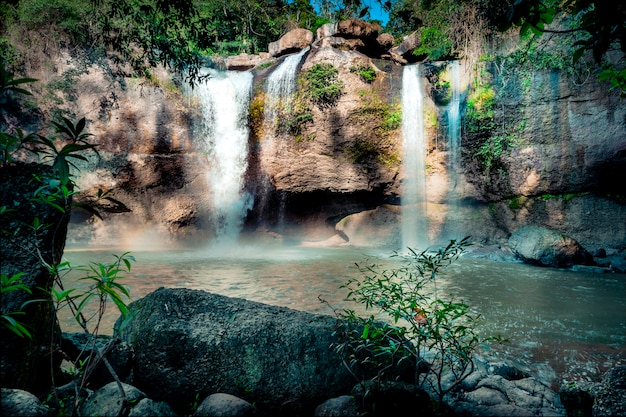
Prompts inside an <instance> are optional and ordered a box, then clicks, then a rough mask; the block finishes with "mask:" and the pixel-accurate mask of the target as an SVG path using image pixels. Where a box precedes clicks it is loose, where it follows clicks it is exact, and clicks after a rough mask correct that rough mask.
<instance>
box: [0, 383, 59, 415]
mask: <svg viewBox="0 0 626 417" xmlns="http://www.w3.org/2000/svg"><path fill="white" fill-rule="evenodd" d="M0 412H1V414H2V415H3V416H14V417H20V416H24V417H38V416H42V417H44V416H48V415H49V410H48V408H47V407H46V406H45V405H43V404H41V402H40V401H39V399H38V398H37V397H36V396H35V395H33V394H31V393H30V392H27V391H23V390H21V389H12V388H2V401H0Z"/></svg>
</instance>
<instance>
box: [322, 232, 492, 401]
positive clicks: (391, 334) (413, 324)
mask: <svg viewBox="0 0 626 417" xmlns="http://www.w3.org/2000/svg"><path fill="white" fill-rule="evenodd" d="M469 244H470V243H469V238H465V239H463V240H461V241H459V242H457V241H455V240H452V241H451V242H450V244H449V245H448V246H446V247H445V248H439V249H438V250H436V251H429V250H425V251H422V252H416V251H414V250H412V249H409V250H410V255H409V256H408V257H401V258H400V261H401V265H402V266H400V267H398V268H393V269H385V268H382V267H381V266H380V265H378V264H371V265H366V266H361V265H358V264H357V266H358V268H359V270H360V271H361V272H362V274H363V277H362V278H361V279H357V278H354V279H350V280H349V281H348V282H347V283H346V284H345V285H343V286H342V288H346V289H347V290H348V296H347V299H348V300H350V301H354V302H357V303H359V304H361V305H364V306H365V308H366V309H367V310H374V312H375V314H371V315H370V316H368V317H361V316H359V315H357V314H356V313H355V312H354V310H344V311H343V313H339V316H340V318H341V323H342V325H341V327H340V328H339V329H338V334H339V335H340V336H341V337H342V339H341V341H340V342H339V343H337V344H336V345H334V348H335V350H336V351H337V352H339V353H340V354H342V356H343V357H344V359H345V360H347V362H346V363H347V364H348V365H349V366H350V367H351V369H353V370H354V372H355V375H357V374H358V372H359V369H361V370H362V369H368V370H370V371H371V370H374V371H375V372H376V373H377V374H376V376H375V379H385V378H386V379H390V378H393V377H395V376H398V374H399V373H401V371H402V369H406V368H407V366H409V368H413V369H414V370H415V374H414V380H415V383H417V384H419V385H420V386H423V387H425V388H427V389H429V390H431V392H434V393H435V394H436V395H437V397H438V398H437V399H438V401H439V402H441V400H442V399H443V397H444V396H445V395H446V394H447V393H448V392H450V391H451V390H452V389H454V388H455V387H457V386H458V385H459V384H460V383H461V382H462V381H463V380H464V379H465V378H466V377H467V376H468V375H469V374H470V373H471V372H472V371H473V369H474V362H473V360H472V354H473V353H474V351H475V350H476V349H477V348H478V346H479V345H480V344H481V343H483V342H485V341H486V340H487V339H482V338H481V337H480V336H479V335H478V334H477V333H476V331H475V325H476V320H477V319H478V317H477V316H476V315H474V314H472V313H471V311H470V306H469V305H467V304H465V303H463V302H458V301H454V300H450V299H446V298H444V297H442V296H441V294H440V293H439V292H438V289H437V277H438V276H439V275H441V274H442V273H443V270H444V269H445V267H447V266H448V265H450V264H451V263H452V262H453V261H455V260H456V259H458V258H459V257H460V256H461V255H462V254H463V253H464V252H465V248H466V247H467V246H468V245H469ZM394 256H395V257H399V255H398V254H395V255H394ZM381 320H383V321H381ZM405 363H406V364H405ZM359 367H361V368H359ZM448 378H450V379H448Z"/></svg>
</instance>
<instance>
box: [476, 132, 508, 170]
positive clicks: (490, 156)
mask: <svg viewBox="0 0 626 417" xmlns="http://www.w3.org/2000/svg"><path fill="white" fill-rule="evenodd" d="M507 143H508V142H507V138H506V137H504V136H490V137H488V138H487V139H486V140H485V142H483V144H482V146H481V147H480V148H479V149H478V151H476V153H475V154H474V156H475V157H476V158H477V159H478V160H479V161H480V162H481V163H482V164H483V166H484V167H485V168H486V169H489V168H491V166H492V165H493V163H494V161H495V160H497V159H499V158H500V156H501V155H502V153H503V152H504V150H505V149H506V145H507Z"/></svg>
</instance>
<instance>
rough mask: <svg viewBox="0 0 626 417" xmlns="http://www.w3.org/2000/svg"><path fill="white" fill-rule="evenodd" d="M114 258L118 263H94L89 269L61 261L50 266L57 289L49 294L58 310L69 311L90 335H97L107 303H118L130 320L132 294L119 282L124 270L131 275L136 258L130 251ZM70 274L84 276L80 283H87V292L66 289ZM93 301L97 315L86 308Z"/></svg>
mask: <svg viewBox="0 0 626 417" xmlns="http://www.w3.org/2000/svg"><path fill="white" fill-rule="evenodd" d="M114 257H115V261H113V262H111V263H99V262H91V263H90V264H89V265H86V266H72V265H70V263H69V262H62V263H60V264H58V265H53V266H51V267H50V272H51V273H52V275H53V276H54V277H55V284H56V288H53V289H52V290H51V291H50V295H51V297H52V300H53V301H54V303H55V305H56V306H57V310H59V309H60V308H62V307H67V308H69V309H70V310H71V312H72V315H73V317H74V319H75V320H76V322H77V323H78V324H79V325H80V327H81V328H82V329H83V330H84V331H85V332H86V333H87V334H97V333H98V329H99V327H100V323H101V321H102V318H103V317H104V315H105V313H106V307H107V301H108V300H111V301H112V302H113V303H114V304H115V306H116V307H117V309H118V310H119V312H120V314H121V315H122V318H123V319H129V317H128V308H127V305H126V302H125V299H129V298H130V294H129V292H128V289H127V288H126V287H125V286H124V285H122V284H120V283H119V280H120V279H122V278H123V275H121V274H122V273H123V272H124V271H126V272H130V270H131V262H134V261H135V258H134V257H133V256H131V255H130V253H129V252H126V253H123V254H122V255H119V256H118V255H114ZM71 271H77V272H78V273H80V274H81V277H80V278H78V280H79V281H83V282H85V283H86V284H87V288H86V289H85V290H82V291H79V290H77V289H76V288H71V289H65V287H64V284H63V277H65V276H66V275H67V274H68V273H70V272H71ZM94 302H95V304H96V305H97V308H96V309H95V311H96V313H95V314H93V315H92V314H86V310H87V309H86V307H87V306H88V305H90V304H92V303H94ZM92 322H94V323H92ZM90 325H91V327H90Z"/></svg>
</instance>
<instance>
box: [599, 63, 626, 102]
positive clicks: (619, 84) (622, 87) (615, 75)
mask: <svg viewBox="0 0 626 417" xmlns="http://www.w3.org/2000/svg"><path fill="white" fill-rule="evenodd" d="M598 79H599V80H600V81H608V82H609V84H610V85H611V87H610V90H617V91H619V93H620V97H622V98H626V68H625V69H622V70H618V69H616V68H615V67H614V66H613V65H612V64H609V65H606V69H604V70H602V72H600V74H599V75H598Z"/></svg>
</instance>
